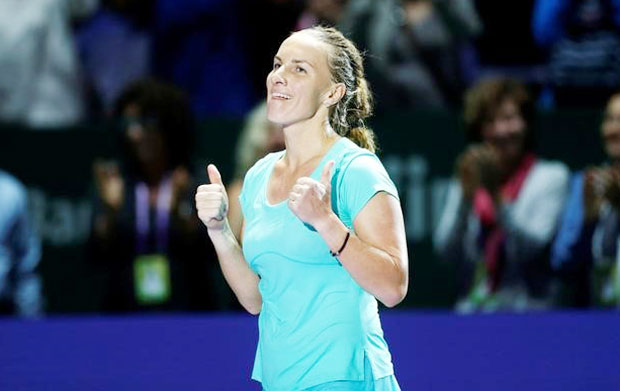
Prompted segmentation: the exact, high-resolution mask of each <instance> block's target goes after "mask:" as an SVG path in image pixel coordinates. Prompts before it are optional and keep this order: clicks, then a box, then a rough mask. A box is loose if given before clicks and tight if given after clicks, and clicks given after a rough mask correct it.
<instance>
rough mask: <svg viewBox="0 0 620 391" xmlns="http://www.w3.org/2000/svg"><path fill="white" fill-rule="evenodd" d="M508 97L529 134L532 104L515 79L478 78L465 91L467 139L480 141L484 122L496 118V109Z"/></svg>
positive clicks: (524, 89)
mask: <svg viewBox="0 0 620 391" xmlns="http://www.w3.org/2000/svg"><path fill="white" fill-rule="evenodd" d="M507 100H509V101H512V102H514V104H515V105H517V108H518V109H519V113H520V114H521V116H522V117H523V119H524V121H525V123H526V128H527V129H526V133H527V135H528V136H529V134H530V133H531V132H530V124H531V121H532V117H533V113H534V105H533V102H532V99H531V98H530V94H529V93H528V92H527V89H526V88H525V86H524V85H523V84H521V83H520V82H518V81H516V80H514V79H510V78H506V77H493V78H488V79H484V80H482V81H480V82H479V83H477V84H476V85H474V86H473V87H471V88H470V89H469V90H468V91H467V93H466V94H465V115H464V116H465V126H466V131H467V138H468V139H469V141H474V142H479V141H481V140H482V128H483V126H484V124H485V123H487V122H488V121H492V120H493V119H494V118H495V116H496V115H497V110H498V109H499V107H500V106H501V105H502V104H503V103H504V102H505V101H507ZM526 137H527V136H526Z"/></svg>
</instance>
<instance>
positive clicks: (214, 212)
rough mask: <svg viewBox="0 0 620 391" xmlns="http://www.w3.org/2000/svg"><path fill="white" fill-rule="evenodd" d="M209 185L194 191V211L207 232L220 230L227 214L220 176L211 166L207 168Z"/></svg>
mask: <svg viewBox="0 0 620 391" xmlns="http://www.w3.org/2000/svg"><path fill="white" fill-rule="evenodd" d="M207 174H208V175H209V181H210V182H211V184H209V185H200V186H198V189H197V190H196V210H197V211H198V217H199V218H200V220H202V222H203V224H204V225H205V226H206V227H207V229H208V230H209V231H212V230H216V231H217V230H221V229H222V228H223V227H224V226H225V225H226V215H227V214H228V195H227V194H226V188H224V183H223V182H222V176H221V175H220V172H219V171H218V170H217V167H215V165H213V164H209V165H208V166H207Z"/></svg>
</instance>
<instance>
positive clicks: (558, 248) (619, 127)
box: [551, 92, 620, 306]
mask: <svg viewBox="0 0 620 391" xmlns="http://www.w3.org/2000/svg"><path fill="white" fill-rule="evenodd" d="M600 132H601V139H602V141H603V145H604V147H605V153H606V155H607V163H606V164H604V165H601V166H597V167H588V168H587V169H585V170H583V171H579V172H577V173H575V174H574V175H573V177H572V180H571V184H570V193H569V195H568V200H567V202H566V206H565V208H564V213H563V215H562V221H561V224H560V228H559V230H558V235H557V237H556V239H555V241H554V243H553V246H552V248H551V265H552V266H553V268H554V269H555V270H556V271H558V272H559V274H560V276H561V277H562V279H563V280H564V283H565V285H567V286H568V287H571V288H572V290H573V291H574V293H573V295H575V299H574V301H575V303H574V304H576V305H579V306H589V305H591V304H595V305H603V306H620V267H619V265H620V257H619V253H618V236H619V235H620V92H617V93H615V94H613V95H612V96H611V97H610V98H609V101H608V102H607V106H606V109H605V115H604V118H603V122H602V124H601V131H600ZM591 283H592V286H590V284H591ZM571 304H573V303H571Z"/></svg>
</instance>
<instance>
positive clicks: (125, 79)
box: [77, 0, 155, 115]
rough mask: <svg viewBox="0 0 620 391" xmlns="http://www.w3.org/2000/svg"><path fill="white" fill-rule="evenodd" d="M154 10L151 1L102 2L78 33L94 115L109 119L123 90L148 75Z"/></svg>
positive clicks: (122, 0)
mask: <svg viewBox="0 0 620 391" xmlns="http://www.w3.org/2000/svg"><path fill="white" fill-rule="evenodd" d="M154 6H155V3H154V2H153V1H151V0H102V7H101V8H100V9H99V11H98V12H97V13H96V14H95V15H94V16H93V17H92V18H90V19H89V20H87V21H86V22H85V23H83V25H82V26H81V27H80V28H79V29H78V32H77V43H78V48H79V51H80V56H81V60H82V63H83V69H84V79H85V82H86V83H87V85H88V87H89V92H90V95H91V96H90V98H91V101H92V102H91V103H90V106H91V107H90V108H91V111H92V112H93V114H94V113H98V112H100V111H101V112H103V114H107V115H111V114H112V111H113V109H114V103H115V102H116V100H117V99H118V97H119V95H120V93H121V92H122V90H123V88H125V86H126V85H128V84H129V83H131V82H133V81H135V80H139V79H143V78H145V77H148V76H150V75H151V61H152V53H151V51H152V46H153V43H152V40H153V39H152V34H153V33H152V23H153V9H154Z"/></svg>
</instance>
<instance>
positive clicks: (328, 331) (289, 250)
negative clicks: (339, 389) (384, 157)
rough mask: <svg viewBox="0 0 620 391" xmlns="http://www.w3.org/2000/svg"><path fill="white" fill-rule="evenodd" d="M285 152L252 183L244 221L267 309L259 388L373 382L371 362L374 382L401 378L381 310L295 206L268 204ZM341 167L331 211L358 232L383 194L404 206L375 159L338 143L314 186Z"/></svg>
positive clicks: (288, 390)
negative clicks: (329, 168) (368, 372)
mask: <svg viewBox="0 0 620 391" xmlns="http://www.w3.org/2000/svg"><path fill="white" fill-rule="evenodd" d="M283 155H284V151H280V152H275V153H271V154H269V155H267V156H266V157H264V158H263V159H261V160H259V161H258V162H257V163H256V164H255V165H254V166H253V167H252V168H251V169H250V170H249V171H248V173H247V174H246V176H245V179H244V182H243V187H242V191H241V194H240V196H239V200H240V202H241V207H242V211H243V216H244V220H245V231H244V237H243V243H242V245H243V254H244V256H245V259H246V261H247V262H248V263H249V265H250V267H251V268H252V270H254V271H255V272H256V273H257V274H258V275H259V276H260V282H259V284H258V288H259V291H260V293H261V295H262V300H263V305H262V309H261V313H260V315H259V318H258V326H259V340H258V347H257V350H256V358H255V361H254V369H253V372H252V378H253V379H255V380H257V381H260V382H261V383H262V385H263V387H264V389H265V390H268V391H293V390H303V389H305V388H309V387H312V386H315V385H318V384H321V383H325V382H329V381H337V380H364V360H365V357H367V358H368V361H369V363H370V367H371V369H372V375H373V377H374V378H375V379H379V378H382V377H384V376H388V375H391V374H393V367H392V361H391V356H390V352H389V350H388V346H387V344H386V342H385V339H384V337H383V330H382V329H381V323H380V320H379V313H378V311H377V300H376V299H375V298H374V297H373V296H372V295H370V294H369V293H368V292H366V291H364V290H363V289H362V288H361V287H360V286H359V285H358V284H357V283H356V282H355V281H354V280H353V278H352V277H351V275H350V274H349V273H348V272H347V271H346V269H345V268H344V267H342V266H341V265H340V263H339V262H338V260H337V259H336V258H334V257H332V256H331V255H330V253H329V248H328V247H327V245H326V244H325V242H324V241H323V239H322V238H321V237H320V235H319V234H318V233H317V232H316V231H315V230H314V229H313V228H312V227H310V226H308V225H307V224H304V223H303V222H302V221H301V220H299V219H298V218H297V217H296V216H295V215H294V214H293V213H292V212H291V211H290V209H289V208H288V205H287V201H286V200H285V201H282V202H280V203H278V204H275V205H272V204H269V202H268V201H267V182H268V180H269V178H270V176H271V172H272V171H273V167H274V165H275V163H276V162H277V161H278V160H279V159H280V158H282V156H283ZM329 160H334V161H335V165H334V170H333V176H332V208H333V210H334V212H335V213H336V215H337V216H338V217H339V218H340V220H341V221H342V222H343V223H344V224H345V225H346V226H347V227H349V228H352V227H353V222H354V221H355V217H356V216H357V214H358V213H359V212H360V211H361V210H362V209H363V208H364V206H365V205H366V204H367V203H368V201H369V200H370V199H371V198H372V197H373V196H374V195H375V194H377V193H379V192H387V193H388V194H391V195H393V196H394V197H398V193H397V190H396V187H395V186H394V183H393V182H392V180H391V179H390V178H389V176H388V174H387V172H386V171H385V168H384V167H383V165H382V164H381V162H380V161H379V159H378V158H377V156H376V155H374V154H373V153H371V152H369V151H368V150H365V149H362V148H360V147H358V146H357V145H355V144H354V143H353V142H352V141H350V140H349V139H347V138H342V139H340V140H338V141H337V142H336V143H335V144H334V145H333V146H332V147H331V149H330V150H329V151H328V153H327V154H326V155H325V156H324V157H323V159H322V161H321V162H320V163H319V165H318V167H317V168H316V169H315V170H314V172H313V173H312V174H311V177H312V178H313V179H316V180H320V176H321V173H322V170H323V166H324V165H325V163H327V162H328V161H329Z"/></svg>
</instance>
